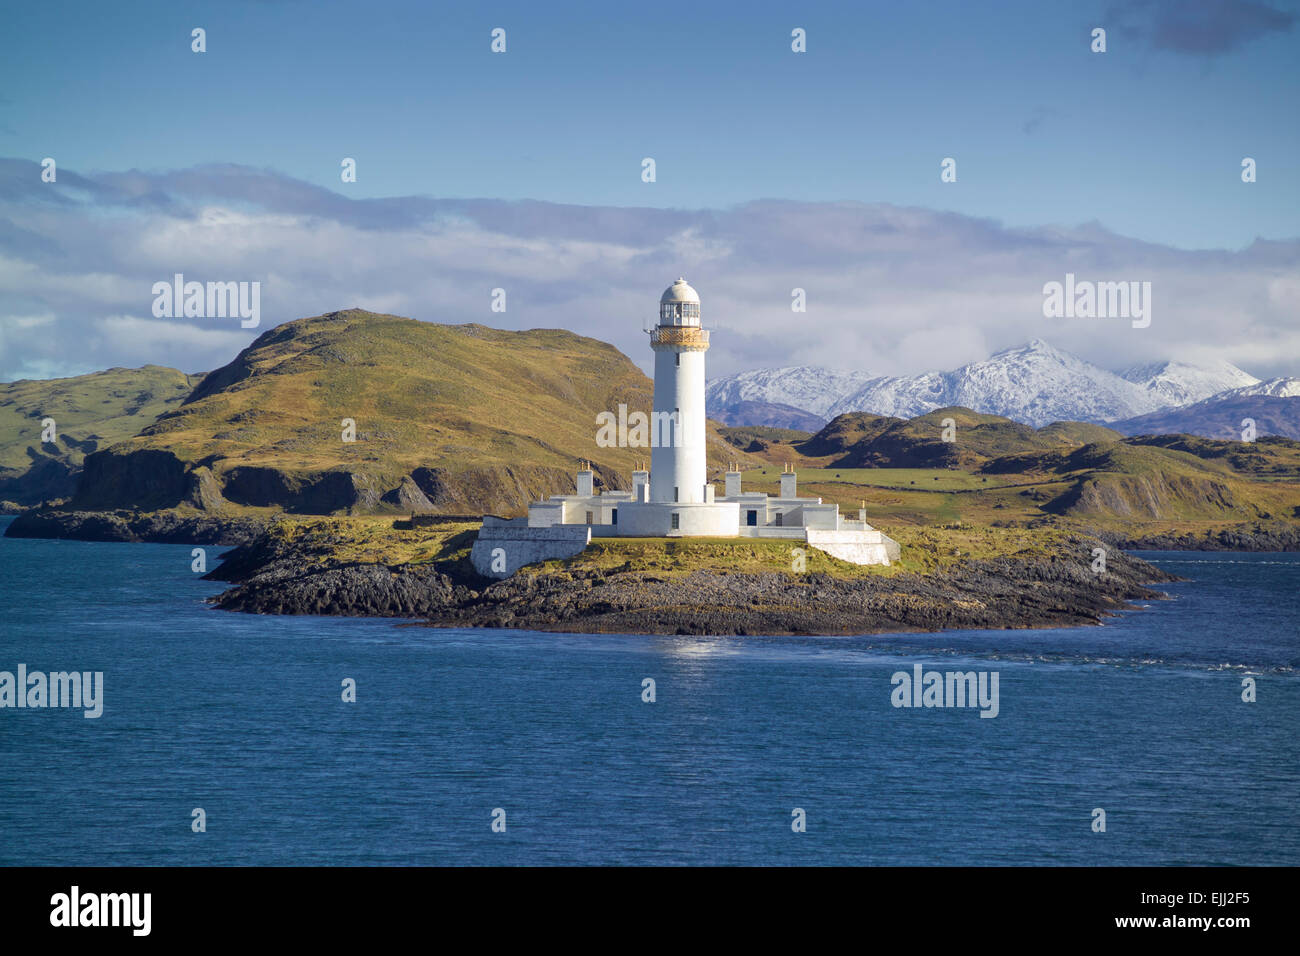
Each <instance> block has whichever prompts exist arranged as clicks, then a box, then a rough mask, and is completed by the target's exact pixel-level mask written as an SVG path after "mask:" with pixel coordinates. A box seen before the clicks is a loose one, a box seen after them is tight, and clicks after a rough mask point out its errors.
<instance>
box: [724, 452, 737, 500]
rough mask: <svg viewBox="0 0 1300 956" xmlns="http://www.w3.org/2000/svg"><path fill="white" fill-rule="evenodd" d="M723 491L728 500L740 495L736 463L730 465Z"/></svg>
mask: <svg viewBox="0 0 1300 956" xmlns="http://www.w3.org/2000/svg"><path fill="white" fill-rule="evenodd" d="M725 491H726V493H727V497H728V498H736V497H739V495H740V472H739V471H738V470H737V467H736V463H735V462H734V461H733V462H732V463H731V470H730V471H728V472H727V475H726V485H725Z"/></svg>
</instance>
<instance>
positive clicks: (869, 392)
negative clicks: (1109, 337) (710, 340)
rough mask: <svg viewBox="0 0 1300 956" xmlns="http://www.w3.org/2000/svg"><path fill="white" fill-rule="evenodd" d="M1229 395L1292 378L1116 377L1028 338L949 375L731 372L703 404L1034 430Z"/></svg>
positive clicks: (1227, 369) (803, 369)
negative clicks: (977, 416) (959, 419)
mask: <svg viewBox="0 0 1300 956" xmlns="http://www.w3.org/2000/svg"><path fill="white" fill-rule="evenodd" d="M1236 394H1252V395H1274V396H1288V395H1300V379H1296V378H1281V379H1270V380H1269V381H1267V382H1260V381H1259V380H1258V379H1256V378H1255V377H1254V376H1252V375H1249V374H1248V373H1246V372H1243V371H1242V370H1241V369H1239V368H1237V367H1236V366H1235V365H1231V364H1229V363H1227V362H1216V363H1212V364H1210V365H1191V364H1188V363H1186V362H1159V363H1155V364H1151V365H1144V366H1139V367H1137V368H1132V369H1129V370H1128V371H1126V372H1124V373H1123V374H1116V373H1115V372H1111V371H1108V370H1107V369H1104V368H1101V367H1099V366H1097V365H1093V364H1092V363H1091V362H1086V361H1084V360H1083V359H1081V358H1078V357H1077V356H1074V355H1071V354H1069V353H1068V352H1063V351H1061V350H1060V349H1056V348H1053V347H1052V346H1051V345H1049V344H1048V343H1047V342H1044V341H1043V340H1042V339H1034V340H1032V341H1031V342H1029V343H1027V344H1025V345H1022V346H1020V347H1019V348H1013V349H1006V350H1004V351H1001V352H998V353H996V354H994V355H993V356H991V357H990V358H988V359H985V360H984V361H982V362H972V363H971V364H969V365H964V366H962V367H961V368H959V369H955V370H953V371H951V372H924V373H922V374H920V375H910V376H901V377H896V376H880V377H874V378H873V377H870V376H868V375H866V374H865V373H862V372H848V371H840V370H834V369H825V368H818V367H815V366H799V367H795V368H778V369H763V370H757V371H751V372H740V373H738V374H736V375H731V376H728V377H726V378H722V379H718V380H716V381H714V382H712V383H710V385H709V386H708V390H707V400H708V407H709V412H710V414H712V415H715V416H716V415H720V414H721V413H723V412H725V411H726V410H728V409H731V408H733V407H734V406H736V405H738V404H739V403H740V402H742V401H748V402H754V403H763V402H770V403H775V404H780V405H784V406H794V407H795V408H798V409H804V410H805V411H809V412H812V413H815V414H817V415H821V416H823V417H825V418H834V417H835V416H836V415H841V414H843V413H845V412H855V411H863V412H872V413H874V414H877V415H895V416H897V417H899V418H912V417H915V416H917V415H923V414H925V413H926V412H931V411H934V410H935V409H936V408H944V407H946V406H949V405H961V406H964V407H966V408H970V409H974V410H975V411H977V412H984V413H986V414H993V415H1005V416H1006V417H1007V418H1011V419H1014V420H1015V421H1019V422H1024V423H1026V424H1029V425H1034V426H1036V427H1041V426H1043V425H1046V424H1049V423H1050V422H1054V421H1081V422H1098V423H1105V422H1110V421H1115V420H1117V419H1129V418H1135V417H1137V416H1139V415H1146V414H1149V413H1152V412H1155V411H1159V410H1161V409H1167V408H1177V407H1182V406H1186V405H1191V404H1193V403H1196V402H1200V401H1203V400H1204V399H1206V398H1209V397H1211V396H1219V395H1223V396H1230V395H1236Z"/></svg>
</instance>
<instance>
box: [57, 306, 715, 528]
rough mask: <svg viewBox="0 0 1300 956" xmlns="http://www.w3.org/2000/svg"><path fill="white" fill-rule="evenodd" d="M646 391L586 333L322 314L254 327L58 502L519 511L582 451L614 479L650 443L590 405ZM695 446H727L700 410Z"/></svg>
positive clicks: (615, 483)
mask: <svg viewBox="0 0 1300 956" xmlns="http://www.w3.org/2000/svg"><path fill="white" fill-rule="evenodd" d="M651 395H652V386H651V383H650V381H649V379H647V378H646V377H645V375H643V374H642V373H641V371H640V370H639V369H638V368H637V367H636V366H635V365H634V364H633V363H632V362H631V361H630V360H629V359H628V358H627V357H626V356H624V355H623V354H622V353H621V352H619V351H618V350H617V349H615V348H614V347H613V346H610V345H607V344H605V343H603V342H599V341H597V340H595V339H589V338H583V337H581V336H577V335H573V334H571V333H568V332H563V331H558V330H546V329H534V330H531V331H527V332H508V331H501V330H497V329H490V328H486V327H484V326H479V325H461V326H448V325H434V324H431V323H427V322H417V321H415V320H412V319H404V318H400V317H397V316H391V315H377V314H375V313H370V312H363V311H359V310H348V311H343V312H334V313H330V314H328V315H322V316H316V317H313V318H307V319H299V320H297V321H294V322H288V323H285V324H284V325H281V326H278V327H276V328H274V329H271V330H269V331H267V332H266V333H264V334H263V335H261V336H260V337H259V338H258V339H257V340H256V341H255V342H253V344H252V345H250V346H249V347H248V348H246V349H245V350H244V351H242V352H241V353H240V354H239V355H238V356H236V357H235V359H234V360H233V361H232V362H230V363H229V364H228V365H226V366H224V367H222V368H219V369H217V370H216V371H214V372H211V373H209V374H208V375H207V376H205V377H204V378H203V380H202V381H201V382H199V383H198V384H197V386H196V387H195V388H194V389H193V391H192V393H191V394H189V396H188V397H187V398H186V399H185V401H184V403H183V404H180V405H179V406H177V407H174V408H171V409H169V410H167V411H165V412H164V413H163V414H161V415H160V416H158V418H157V420H156V421H154V422H153V423H152V424H150V425H149V426H148V427H146V428H144V429H142V430H141V431H140V433H139V434H138V435H135V436H133V437H131V438H128V439H126V440H125V441H119V442H117V443H116V444H114V445H112V446H111V447H109V448H104V449H102V450H98V451H95V452H94V453H93V454H91V455H89V456H88V458H87V460H86V465H85V471H84V474H83V475H82V476H81V480H80V482H79V483H78V485H77V487H76V493H75V495H74V497H73V499H72V500H71V501H70V502H69V504H68V507H69V508H71V509H73V510H83V511H89V510H113V509H139V510H157V509H163V508H173V507H177V506H180V505H188V506H190V507H193V508H197V509H200V510H204V511H211V512H217V513H219V512H221V511H222V510H223V509H226V507H227V505H229V504H234V505H242V506H250V507H259V508H261V507H266V508H277V509H283V510H285V511H289V512H293V513H300V514H331V513H335V512H350V513H368V512H379V513H383V512H394V513H407V512H433V513H452V514H455V513H459V514H472V513H483V512H494V513H500V514H519V513H522V512H523V511H524V510H525V509H526V508H527V505H528V502H529V501H533V500H536V499H538V498H543V497H546V496H548V495H552V494H561V493H566V492H567V493H572V492H573V491H574V490H575V488H574V471H575V470H576V466H577V462H578V461H579V460H580V459H587V460H590V461H592V462H593V467H594V468H595V470H596V473H597V485H598V487H603V488H620V487H622V486H623V483H624V482H625V479H624V478H623V477H622V476H623V475H625V474H627V473H629V472H630V471H631V470H632V468H633V467H634V464H635V462H636V461H637V460H639V459H643V458H648V457H649V449H633V448H601V447H598V446H597V444H596V435H597V425H596V416H597V415H598V414H600V413H602V412H617V409H618V406H619V405H620V404H625V405H627V406H628V407H629V408H630V409H637V408H641V409H645V410H648V409H649V408H650V404H651ZM709 442H710V448H711V456H710V457H711V459H712V460H713V461H714V462H715V463H716V464H720V463H722V462H723V461H726V460H728V459H729V458H733V457H736V456H735V452H734V449H730V446H727V445H726V444H725V442H723V440H722V439H721V438H720V437H719V436H718V435H717V433H716V431H715V430H714V426H713V425H712V424H710V426H709Z"/></svg>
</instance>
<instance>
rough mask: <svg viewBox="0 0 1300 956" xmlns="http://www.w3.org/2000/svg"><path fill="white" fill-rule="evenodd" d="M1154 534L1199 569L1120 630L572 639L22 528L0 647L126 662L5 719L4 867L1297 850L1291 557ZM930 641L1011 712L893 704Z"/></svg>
mask: <svg viewBox="0 0 1300 956" xmlns="http://www.w3.org/2000/svg"><path fill="white" fill-rule="evenodd" d="M2 528H3V523H0V529H2ZM207 551H208V558H209V562H210V563H211V562H213V561H214V560H215V557H216V554H217V553H218V551H219V549H215V548H209V549H207ZM1147 557H1149V558H1151V559H1152V560H1154V561H1156V563H1158V564H1160V565H1162V566H1164V567H1167V568H1169V569H1170V570H1172V571H1174V572H1176V573H1178V574H1181V575H1183V576H1185V577H1188V578H1190V580H1189V581H1188V582H1186V583H1179V584H1175V585H1170V586H1169V587H1168V590H1169V592H1170V593H1171V595H1172V596H1173V600H1171V601H1159V602H1151V603H1150V604H1149V606H1147V607H1144V608H1143V609H1141V610H1138V611H1134V612H1130V613H1126V614H1124V615H1122V616H1120V617H1117V618H1113V619H1110V620H1108V621H1107V623H1106V625H1105V626H1104V627H1085V628H1073V629H1062V630H1038V631H968V632H947V633H941V634H916V635H876V636H868V637H833V638H788V637H768V638H763V637H747V638H705V637H646V636H635V635H634V636H582V635H557V634H543V633H535V632H527V631H488V630H483V631H476V630H437V629H431V628H419V627H404V626H401V625H399V624H396V623H394V622H391V621H358V620H343V619H329V618H292V617H255V616H247V615H239V614H229V613H225V612H220V611H215V610H211V609H209V608H208V607H206V606H205V605H204V602H203V599H204V598H205V597H206V596H208V595H211V594H213V593H216V592H217V591H219V590H220V586H219V585H216V584H213V583H211V582H204V581H202V580H199V578H198V575H196V574H194V573H193V572H192V571H191V570H190V560H191V559H190V547H189V546H173V545H140V544H92V543H82V542H73V541H24V540H15V539H10V538H0V581H2V582H3V592H2V596H0V670H9V671H14V670H16V667H17V665H18V664H19V663H25V664H27V665H28V667H29V669H31V670H37V669H40V670H46V671H49V670H64V669H76V670H92V671H93V670H99V671H103V672H104V682H105V706H104V714H103V716H102V717H101V718H99V719H97V720H87V719H85V718H84V717H83V716H82V714H81V712H80V711H77V710H58V709H44V710H33V709H23V710H15V709H4V710H0V863H3V864H18V863H42V864H84V865H90V864H182V865H189V864H248V863H258V864H354V865H355V864H385V863H397V864H461V863H469V864H550V863H557V864H559V863H567V864H585V863H655V864H664V863H670V864H678V863H709V864H759V865H763V864H900V863H909V864H910V863H920V864H929V863H934V864H1037V863H1060V864H1265V863H1275V864H1300V826H1298V824H1300V810H1298V809H1297V795H1298V793H1300V787H1298V785H1300V759H1297V758H1298V757H1300V743H1298V741H1297V738H1298V736H1300V735H1298V734H1297V730H1300V676H1298V674H1300V672H1298V668H1300V599H1298V598H1297V594H1298V593H1300V555H1296V554H1260V555H1240V554H1228V555H1224V554H1197V553H1176V552H1171V553H1153V554H1148V555H1147ZM914 663H922V664H925V665H927V666H932V667H934V668H936V669H943V670H951V669H962V670H996V671H997V672H998V673H999V675H1000V713H999V715H998V716H997V717H996V718H995V719H981V718H980V717H979V716H978V711H977V710H973V709H964V710H963V709H898V708H894V707H892V706H891V705H890V692H891V690H892V685H891V683H890V677H891V675H892V674H893V673H894V672H896V671H899V670H905V671H910V670H911V668H912V665H913V664H914ZM1245 676H1253V677H1254V678H1255V680H1256V681H1257V686H1258V691H1257V692H1258V700H1257V702H1255V703H1243V702H1242V700H1241V681H1242V678H1243V677H1245ZM347 677H351V678H353V679H355V680H356V682H357V688H358V690H357V697H358V699H357V702H356V703H355V704H348V703H344V702H343V701H342V700H341V691H340V682H341V681H342V680H343V679H344V678H347ZM645 677H652V678H654V679H655V681H656V683H657V687H656V691H657V700H656V702H654V703H652V704H647V703H643V702H642V700H641V682H642V679H643V678H645ZM196 807H202V808H203V809H204V810H205V811H206V814H207V832H206V833H194V832H192V831H191V828H190V823H191V811H192V810H193V809H194V808H196ZM498 807H500V808H503V809H504V810H505V811H506V824H507V828H506V832H504V833H494V832H493V831H492V829H491V821H492V811H493V810H494V808H498ZM796 807H799V808H803V809H804V810H805V811H806V814H807V832H805V833H794V832H792V830H791V826H790V823H791V811H792V809H793V808H796ZM1095 807H1100V808H1103V809H1105V811H1106V813H1107V829H1106V832H1105V833H1094V832H1092V829H1091V822H1092V815H1091V814H1092V810H1093V808H1095Z"/></svg>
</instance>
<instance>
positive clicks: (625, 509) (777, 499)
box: [470, 279, 899, 578]
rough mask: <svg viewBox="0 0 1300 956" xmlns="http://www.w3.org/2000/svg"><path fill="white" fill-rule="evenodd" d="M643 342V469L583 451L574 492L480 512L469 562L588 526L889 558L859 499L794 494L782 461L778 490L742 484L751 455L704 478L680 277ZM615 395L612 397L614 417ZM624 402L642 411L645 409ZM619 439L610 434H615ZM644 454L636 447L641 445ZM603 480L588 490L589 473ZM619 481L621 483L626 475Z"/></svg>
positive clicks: (704, 339) (500, 573) (695, 325)
mask: <svg viewBox="0 0 1300 956" xmlns="http://www.w3.org/2000/svg"><path fill="white" fill-rule="evenodd" d="M647 331H648V332H649V333H650V348H651V349H652V350H653V351H654V356H655V368H654V396H653V398H652V400H651V411H650V435H649V436H648V439H649V445H650V471H649V473H648V475H647V472H646V471H645V464H644V463H645V459H644V458H634V462H635V468H634V469H633V471H632V472H631V475H630V478H631V481H630V482H629V483H628V485H625V486H624V487H622V488H619V487H609V485H611V484H615V480H614V479H612V478H611V476H610V468H609V466H608V464H606V465H605V466H604V468H601V466H600V463H599V462H598V461H597V460H593V459H588V458H586V457H583V458H581V459H579V461H581V468H579V470H578V473H577V475H576V476H575V480H574V491H575V493H574V494H558V495H551V496H550V497H549V498H546V499H545V500H542V501H534V502H533V503H532V504H530V505H529V506H528V514H527V515H526V516H523V515H521V516H518V517H511V518H505V517H499V516H497V515H484V516H483V527H482V528H481V529H480V530H479V534H478V538H477V539H476V540H475V542H474V545H473V547H472V548H471V549H470V562H471V563H472V564H473V565H474V568H475V570H477V571H478V573H479V574H481V575H483V576H485V577H489V578H504V577H509V576H510V575H512V574H514V573H515V571H516V570H518V569H519V568H521V567H523V566H525V565H529V564H535V563H537V562H539V561H548V560H551V559H554V558H567V557H572V556H573V555H575V554H578V553H579V552H581V551H582V550H583V549H584V548H586V547H587V545H589V544H590V543H591V541H592V539H593V538H621V537H628V538H680V537H697V538H738V539H740V538H767V539H773V540H777V541H783V542H787V543H789V544H790V546H791V547H794V546H795V543H796V542H798V543H802V544H807V545H810V546H811V547H814V548H818V549H820V550H822V551H825V552H826V553H827V554H831V555H834V556H835V557H837V558H840V559H841V560H844V561H851V562H853V563H854V564H889V563H890V562H891V561H896V560H898V554H899V547H898V542H897V541H894V540H893V539H892V538H890V537H888V536H887V535H885V534H883V533H882V532H880V531H877V530H876V529H875V528H873V527H871V525H869V524H867V512H866V507H865V505H864V506H863V508H862V509H861V510H860V511H859V512H858V515H857V517H856V518H848V517H845V516H843V515H841V514H840V508H839V505H837V504H835V503H834V502H823V501H822V500H821V498H818V497H813V496H803V497H801V496H800V495H799V494H798V489H797V485H796V478H795V473H794V469H793V467H791V466H789V465H787V466H786V467H784V468H783V469H782V474H781V476H780V478H779V482H780V491H779V492H778V494H776V495H772V494H770V493H768V492H767V491H746V490H744V488H743V487H742V479H743V474H742V471H741V469H742V467H744V466H745V465H748V466H749V467H750V468H753V469H759V470H760V478H761V479H765V478H766V469H763V468H762V463H761V462H756V461H754V460H752V459H751V460H750V461H748V462H743V463H742V462H740V461H736V460H734V459H733V461H732V463H731V466H730V467H729V468H728V469H727V470H726V471H725V472H723V473H722V478H723V480H724V488H725V491H724V492H723V494H722V495H718V492H717V488H716V486H714V485H713V484H712V483H711V482H710V481H709V470H708V459H707V458H706V457H705V447H706V446H705V437H706V435H707V434H708V432H707V430H706V429H707V425H706V419H705V415H706V412H705V408H704V353H705V352H707V351H708V350H709V333H708V332H707V331H705V330H704V329H703V328H701V327H700V297H699V294H698V293H697V292H696V291H695V290H694V289H692V288H691V285H690V283H689V282H687V281H686V280H685V279H678V280H677V281H676V282H674V283H673V284H672V285H670V286H669V287H668V288H667V289H666V290H665V291H664V294H663V295H662V296H660V297H659V320H658V323H657V324H656V325H655V326H654V327H653V328H650V329H647ZM626 412H627V406H626V405H625V404H620V405H619V412H618V416H617V417H618V419H619V421H623V416H624V415H626ZM633 414H635V415H637V416H639V417H641V418H642V419H644V417H645V412H643V411H642V410H640V409H637V410H636V411H634V412H633ZM614 419H615V413H614V411H613V410H612V409H609V410H605V411H601V412H598V413H597V415H596V420H595V423H594V424H595V426H596V432H595V433H596V436H598V437H597V444H596V446H595V451H596V453H597V454H601V453H602V452H603V450H604V449H606V448H608V447H609V445H608V444H604V445H602V444H600V439H599V436H600V435H607V434H608V432H607V431H606V429H608V428H610V427H611V422H612V421H613V420H614ZM634 431H636V430H629V429H627V428H626V423H625V424H623V425H620V427H619V428H618V429H617V433H618V435H619V436H620V437H619V442H620V443H621V442H622V441H623V440H624V439H623V436H624V435H625V434H626V435H627V436H628V439H627V440H628V447H629V448H631V449H634V450H639V449H643V448H644V447H645V445H646V439H647V436H645V435H644V427H640V428H639V431H640V437H639V439H638V440H637V441H635V442H634V441H633V440H632V436H633V433H634ZM620 447H621V445H620ZM642 454H644V452H642ZM598 473H599V474H601V478H602V481H603V482H607V484H606V487H605V488H604V489H603V490H597V488H596V478H597V475H598ZM629 486H630V487H629Z"/></svg>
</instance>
